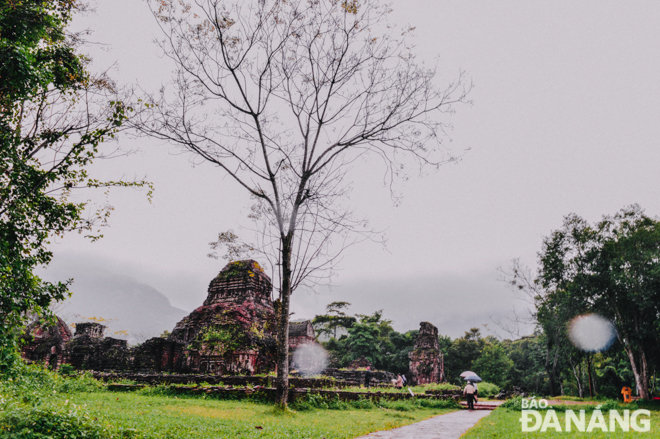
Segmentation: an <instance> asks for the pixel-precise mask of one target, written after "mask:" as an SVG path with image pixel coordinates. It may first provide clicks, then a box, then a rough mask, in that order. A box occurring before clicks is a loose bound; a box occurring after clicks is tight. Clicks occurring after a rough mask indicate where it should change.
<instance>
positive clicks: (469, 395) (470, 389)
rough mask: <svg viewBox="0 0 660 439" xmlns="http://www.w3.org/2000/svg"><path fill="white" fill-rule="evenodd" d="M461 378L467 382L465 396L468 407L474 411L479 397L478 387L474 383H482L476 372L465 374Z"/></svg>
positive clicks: (464, 390)
mask: <svg viewBox="0 0 660 439" xmlns="http://www.w3.org/2000/svg"><path fill="white" fill-rule="evenodd" d="M461 376H462V377H463V378H464V379H465V381H467V386H465V389H463V395H465V397H466V399H467V406H468V409H469V410H474V402H475V400H476V397H477V389H476V386H475V385H474V384H473V383H476V382H478V381H482V379H481V378H479V376H478V375H477V374H476V373H474V372H470V371H468V372H463V373H462V374H461Z"/></svg>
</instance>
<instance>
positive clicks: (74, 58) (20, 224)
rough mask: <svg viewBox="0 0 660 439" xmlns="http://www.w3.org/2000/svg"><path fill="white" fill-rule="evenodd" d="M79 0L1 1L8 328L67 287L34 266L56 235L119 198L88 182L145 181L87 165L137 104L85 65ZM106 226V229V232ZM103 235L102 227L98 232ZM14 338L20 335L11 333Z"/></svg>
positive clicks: (0, 181) (93, 220)
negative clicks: (106, 200)
mask: <svg viewBox="0 0 660 439" xmlns="http://www.w3.org/2000/svg"><path fill="white" fill-rule="evenodd" d="M77 8H78V4H77V2H75V1H73V0H23V1H16V2H13V1H12V2H3V3H2V5H0V158H1V160H0V326H1V327H0V335H2V336H3V337H2V340H3V348H2V349H3V352H13V346H8V345H7V343H10V340H11V337H9V338H7V337H8V336H9V334H10V333H11V331H12V330H13V328H15V327H16V325H17V324H18V323H19V322H20V321H21V319H22V317H23V316H25V313H27V312H38V313H45V312H46V310H47V308H48V305H49V304H50V303H51V302H52V301H54V300H61V299H63V298H65V297H66V296H67V294H68V293H67V285H68V282H58V283H48V282H43V281H42V280H41V279H40V278H39V277H37V276H36V275H34V274H33V269H34V268H35V267H37V266H39V265H45V264H48V262H49V261H50V260H51V258H52V254H51V252H50V251H48V249H47V244H48V241H49V239H50V238H51V237H52V236H53V235H62V234H63V233H65V232H68V231H73V230H77V231H79V232H85V231H87V232H91V231H92V229H93V228H95V227H96V226H97V225H102V224H103V223H104V222H105V220H106V219H107V216H108V215H109V213H110V211H111V210H112V207H111V206H109V205H107V206H104V207H101V208H100V209H99V210H97V211H96V212H88V211H87V210H86V207H87V203H86V202H76V201H73V197H72V192H73V191H74V190H76V189H78V188H81V187H107V186H127V185H138V186H140V185H144V184H147V183H146V182H130V183H128V182H124V181H114V182H112V181H111V182H101V181H98V180H96V179H94V178H92V177H91V176H89V175H88V173H87V170H86V167H88V166H89V165H90V164H91V163H92V161H93V160H94V159H95V158H98V157H101V156H103V154H102V151H101V149H100V146H101V143H102V142H103V141H104V140H106V139H108V138H111V137H113V136H114V134H115V133H116V132H117V130H118V129H119V127H120V126H121V124H122V123H123V121H124V120H125V119H126V117H127V111H128V109H127V108H126V107H125V106H124V105H123V104H122V103H121V102H118V101H115V100H112V98H111V96H112V95H113V93H114V91H115V90H114V85H113V84H112V82H111V81H109V80H108V78H107V77H105V76H104V75H101V76H93V75H91V74H90V73H89V72H88V71H87V70H86V63H87V62H88V60H87V59H86V58H85V57H84V56H82V55H80V54H79V53H77V45H78V43H79V42H80V35H70V34H67V33H66V26H67V25H68V23H69V21H70V20H71V17H72V14H73V13H74V12H75V11H76V9H77ZM97 233H98V232H97ZM89 236H92V237H93V238H98V237H100V235H98V234H97V235H95V236H94V235H91V234H90V235H89ZM10 344H11V343H10Z"/></svg>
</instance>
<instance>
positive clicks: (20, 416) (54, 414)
mask: <svg viewBox="0 0 660 439" xmlns="http://www.w3.org/2000/svg"><path fill="white" fill-rule="evenodd" d="M67 402H68V401H67ZM0 434H1V435H2V436H3V437H10V438H12V439H34V438H53V439H60V438H61V439H65V438H69V439H70V438H86V439H87V438H89V439H105V438H110V437H111V435H110V433H109V432H108V431H107V429H104V428H103V426H102V425H101V424H100V423H98V422H97V421H95V420H94V419H92V418H91V417H90V416H89V414H87V413H82V412H80V411H79V409H78V408H77V407H74V406H68V404H67V406H63V405H62V404H59V406H56V405H55V404H43V405H39V406H36V407H32V408H30V409H25V408H16V409H14V410H12V411H10V412H8V413H5V414H4V416H1V417H0ZM124 437H126V436H124Z"/></svg>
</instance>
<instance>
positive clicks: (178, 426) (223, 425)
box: [70, 392, 452, 439]
mask: <svg viewBox="0 0 660 439" xmlns="http://www.w3.org/2000/svg"><path fill="white" fill-rule="evenodd" d="M70 398H71V401H72V402H75V403H76V404H84V405H86V408H87V411H88V412H89V414H90V415H91V416H93V417H99V418H102V419H103V420H105V421H107V422H108V423H109V424H111V425H113V426H114V427H115V428H117V429H121V430H124V431H137V432H140V434H139V435H138V436H136V437H145V438H327V439H331V438H332V439H339V438H353V437H356V436H360V435H363V434H367V433H369V432H372V431H377V430H385V429H391V428H396V427H400V426H403V425H407V424H411V423H413V422H417V421H421V420H423V419H427V418H429V417H431V416H435V415H438V414H443V413H448V412H450V411H452V410H451V409H438V408H426V407H421V408H420V407H419V406H416V405H413V404H409V405H408V406H405V405H403V404H399V405H401V407H398V406H397V405H396V404H394V403H392V404H391V407H387V408H385V407H373V408H365V409H357V408H354V407H346V406H344V409H343V410H328V409H316V408H313V407H309V406H307V407H305V410H292V411H291V412H289V413H282V412H278V411H276V410H274V408H273V405H271V404H263V403H257V402H249V401H227V400H215V399H205V398H203V397H181V396H179V397H174V396H158V395H147V394H142V393H115V392H94V393H78V394H75V395H70ZM401 408H403V410H401ZM257 427H261V429H259V428H257Z"/></svg>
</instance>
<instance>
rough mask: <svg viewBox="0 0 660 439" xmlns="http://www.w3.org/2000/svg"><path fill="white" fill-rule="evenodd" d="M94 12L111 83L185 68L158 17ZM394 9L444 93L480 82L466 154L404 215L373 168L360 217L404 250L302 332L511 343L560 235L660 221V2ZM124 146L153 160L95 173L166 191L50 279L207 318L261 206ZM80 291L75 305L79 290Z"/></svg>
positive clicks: (357, 186)
mask: <svg viewBox="0 0 660 439" xmlns="http://www.w3.org/2000/svg"><path fill="white" fill-rule="evenodd" d="M93 4H94V5H95V7H96V12H94V13H91V14H87V15H86V16H82V17H78V18H76V21H75V22H74V27H75V28H78V29H82V28H90V29H91V30H93V34H92V39H93V40H94V41H96V42H98V43H99V44H96V45H94V46H90V47H88V48H86V49H85V52H87V53H88V54H89V55H90V56H91V58H92V59H93V64H92V66H93V68H94V69H95V70H103V69H109V73H110V74H111V76H113V77H114V78H115V79H116V80H117V82H118V83H120V84H139V86H140V87H142V88H143V89H145V90H157V89H158V88H159V87H160V86H161V84H164V83H166V82H167V81H168V80H169V77H170V72H171V71H172V69H173V66H172V64H171V63H170V62H169V60H168V59H167V58H164V57H163V56H162V53H161V51H160V49H159V48H158V47H157V46H156V45H155V44H154V42H153V40H154V39H155V38H157V37H158V36H159V32H160V31H159V29H158V27H157V26H156V23H155V20H154V18H153V17H152V15H151V13H150V12H149V9H148V7H147V4H146V3H145V2H142V1H135V0H112V1H107V0H106V1H98V2H95V3H93ZM391 4H392V9H393V12H392V14H391V17H390V19H391V20H392V21H393V22H395V23H397V24H398V25H400V26H402V27H403V26H404V25H405V24H410V25H412V26H415V27H416V31H415V39H414V42H415V45H416V47H415V52H416V53H417V55H418V59H419V60H421V59H425V60H428V61H429V62H433V61H434V60H435V59H436V57H439V58H437V59H438V70H439V78H438V81H439V82H438V84H439V85H443V84H447V83H448V82H449V81H451V80H452V79H454V78H455V77H456V76H457V75H458V73H459V72H460V71H464V72H465V74H466V76H467V78H469V79H470V80H471V81H472V82H473V83H474V88H473V90H472V92H471V93H470V96H469V97H470V100H471V101H472V105H464V106H460V107H458V109H457V110H458V111H457V113H456V114H455V115H454V116H453V117H452V118H451V124H452V125H453V129H452V130H451V131H450V133H449V136H450V138H451V149H452V151H453V152H454V153H455V154H457V155H459V156H460V157H461V159H460V160H459V161H458V162H457V163H456V164H448V165H444V166H441V167H440V169H439V170H438V171H437V172H430V173H429V174H427V175H424V176H421V177H419V178H412V179H410V180H408V181H406V182H405V183H404V182H401V183H399V184H398V185H397V187H396V189H397V191H398V192H400V193H401V194H402V195H403V199H402V203H400V204H399V205H395V203H393V201H392V199H391V197H390V193H389V191H388V189H387V188H386V187H384V186H383V185H382V179H381V178H380V177H379V175H380V174H379V173H380V170H379V169H375V168H373V167H371V166H370V165H369V164H368V163H358V164H356V165H355V166H356V169H355V172H354V173H353V174H352V175H353V176H354V177H353V178H354V183H353V185H354V191H353V193H352V194H351V198H350V204H351V205H352V206H354V207H355V208H356V211H357V213H358V215H359V216H362V217H366V218H368V219H369V220H370V222H371V225H372V226H373V227H374V228H376V229H385V230H386V235H387V246H386V248H383V247H382V246H381V245H378V244H375V243H370V242H364V243H361V244H359V245H357V246H354V247H351V248H349V249H348V250H347V251H346V252H345V254H344V258H343V260H342V261H341V262H340V263H339V265H338V266H337V275H336V277H335V278H334V281H333V286H332V288H330V289H328V288H318V289H317V290H316V291H303V290H298V291H296V292H295V293H294V295H293V297H292V310H293V311H294V312H295V314H294V317H295V318H312V317H313V316H314V315H316V314H320V313H322V312H323V310H324V308H325V305H326V304H327V303H329V302H331V301H336V300H345V301H348V302H351V303H352V304H353V305H352V308H351V309H350V311H352V312H355V313H369V314H370V313H372V312H374V311H376V310H383V315H384V316H385V317H386V318H389V319H392V320H393V321H394V327H395V329H397V330H399V331H405V330H409V329H417V328H418V327H419V326H418V325H419V322H421V321H429V322H431V323H433V324H434V325H436V326H437V327H438V328H439V330H440V333H442V334H446V335H450V336H452V337H458V336H461V335H463V333H464V332H465V331H467V330H469V329H470V328H471V327H480V328H481V329H482V333H483V334H485V335H490V334H498V335H506V334H505V333H503V331H502V330H501V329H500V328H498V326H497V324H496V323H495V322H496V321H498V320H501V319H502V318H506V317H507V316H510V315H511V310H512V309H518V310H521V309H523V308H525V307H526V304H525V303H523V302H521V301H519V300H517V299H516V296H515V295H514V294H513V293H512V292H511V291H510V290H509V289H508V287H507V285H506V284H505V283H504V282H502V281H501V280H500V277H501V274H500V272H499V271H498V268H500V267H501V268H503V269H506V268H507V267H508V266H510V263H511V260H512V259H513V258H520V259H521V261H522V262H523V263H524V264H526V265H528V266H530V267H534V266H535V264H536V254H537V252H538V251H539V250H540V249H541V244H542V239H543V237H544V236H547V235H548V234H550V233H551V231H552V230H554V229H557V228H559V227H561V224H562V219H563V217H564V216H565V215H567V214H569V213H576V214H578V215H580V216H582V217H584V218H586V219H587V220H589V221H592V222H593V221H597V220H599V219H600V218H601V216H602V215H605V214H614V213H615V212H616V211H618V210H619V209H621V208H623V207H624V206H627V205H630V204H632V203H638V204H640V205H641V206H642V207H643V208H644V209H645V210H646V213H647V214H649V215H651V216H656V215H658V214H660V199H659V198H658V196H657V188H658V184H659V183H660V174H659V173H658V171H657V169H658V163H659V162H660V148H658V139H659V138H660V123H658V122H659V121H660V105H659V103H660V87H659V86H658V85H657V82H658V78H660V56H658V55H660V53H659V52H660V28H658V26H657V23H658V22H660V3H657V2H650V1H648V2H644V1H637V2H618V1H583V2H568V1H552V2H549V1H539V2H529V1H499V2H490V1H469V2H466V1H419V0H416V1H413V2H410V1H409V2H404V1H399V0H397V1H394V2H392V3H391ZM119 141H120V142H121V144H122V146H124V147H126V148H131V149H133V150H134V151H135V154H133V155H131V156H129V157H125V158H121V159H115V160H111V161H103V162H99V163H97V164H96V165H95V167H94V169H93V171H94V172H95V173H96V175H98V176H100V177H104V178H117V177H121V176H126V177H128V178H132V177H133V176H136V177H138V178H143V177H145V178H146V179H148V180H150V181H152V182H153V184H154V186H155V188H156V191H155V193H154V197H153V201H152V203H151V204H150V203H149V202H148V201H147V199H146V194H145V192H144V191H137V190H133V189H119V190H113V191H112V192H111V193H110V195H109V196H108V201H109V202H110V203H111V204H112V205H113V206H114V208H115V210H114V212H113V214H112V217H111V219H110V225H109V227H107V228H106V229H105V230H103V234H104V238H103V239H101V240H100V241H98V242H95V243H90V242H89V241H88V240H85V239H83V238H82V237H81V236H78V235H68V236H65V237H64V238H62V239H57V240H55V241H54V243H53V246H52V249H53V251H54V254H55V262H54V264H57V265H54V268H52V269H47V270H46V271H45V272H44V273H45V274H44V276H45V277H46V278H48V277H49V276H50V277H51V278H55V277H61V276H67V275H68V273H73V272H75V267H76V266H81V265H80V264H81V263H82V262H83V261H84V263H85V264H92V265H96V266H99V267H103V268H104V269H105V270H107V271H110V272H114V273H117V274H118V275H122V276H130V277H131V278H133V279H135V280H136V281H137V282H140V283H142V284H145V285H148V286H150V287H151V288H154V289H156V290H158V291H159V292H161V293H162V294H164V295H165V296H167V298H168V299H169V300H170V302H171V304H172V305H173V306H175V307H178V308H180V309H183V310H186V311H190V310H192V309H194V308H195V307H197V306H199V305H200V304H201V303H202V301H203V300H204V298H205V297H206V289H207V287H208V283H209V282H210V280H211V279H212V278H213V277H214V276H215V275H216V274H217V273H218V272H219V271H220V270H221V269H222V267H223V265H224V263H225V261H223V260H222V259H219V260H215V259H211V258H208V257H207V254H208V253H209V251H210V249H209V242H211V241H213V240H214V239H215V238H216V237H217V234H218V233H219V232H221V231H225V230H229V229H233V230H235V231H237V232H239V234H240V231H241V227H244V226H247V225H248V224H249V223H248V220H247V214H248V212H249V201H250V200H249V197H248V196H247V194H246V193H245V192H243V190H242V189H241V188H240V187H238V186H237V185H236V184H234V183H233V182H232V181H231V180H230V179H228V178H226V177H225V176H224V175H223V174H222V172H221V171H220V170H218V169H217V168H213V167H212V166H209V165H204V164H202V165H199V164H198V165H193V163H192V162H191V157H190V156H188V155H187V154H184V153H182V152H181V151H180V150H179V149H177V147H175V146H172V145H168V144H165V143H162V142H158V141H154V140H151V139H145V138H131V137H130V136H122V137H121V138H120V140H119ZM89 197H90V198H91V199H92V200H93V201H94V202H98V203H102V202H103V200H104V198H103V197H102V196H99V194H89ZM58 261H59V262H58ZM76 261H78V263H77V262H76ZM87 284H89V282H87ZM72 290H73V292H74V299H72V300H75V294H76V285H75V283H74V285H73V287H72ZM102 312H103V310H102V309H101V310H99V314H102ZM108 317H112V316H108ZM484 325H486V326H484ZM526 330H527V331H529V330H530V328H526ZM155 335H157V334H155Z"/></svg>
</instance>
